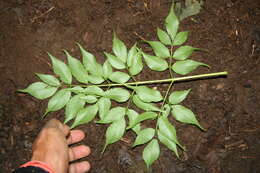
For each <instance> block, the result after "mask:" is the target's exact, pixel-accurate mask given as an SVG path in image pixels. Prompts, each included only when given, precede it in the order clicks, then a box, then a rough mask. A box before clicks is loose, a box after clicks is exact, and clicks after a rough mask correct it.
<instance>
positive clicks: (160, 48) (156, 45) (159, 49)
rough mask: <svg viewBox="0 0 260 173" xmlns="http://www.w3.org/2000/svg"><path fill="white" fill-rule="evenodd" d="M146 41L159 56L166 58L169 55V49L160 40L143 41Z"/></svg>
mask: <svg viewBox="0 0 260 173" xmlns="http://www.w3.org/2000/svg"><path fill="white" fill-rule="evenodd" d="M145 42H146V43H148V44H149V45H150V46H151V47H152V48H153V51H154V53H155V55H156V56H157V57H159V58H168V57H170V51H169V49H168V48H167V47H166V46H164V45H163V44H162V43H161V42H159V41H145Z"/></svg>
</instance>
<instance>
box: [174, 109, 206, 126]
mask: <svg viewBox="0 0 260 173" xmlns="http://www.w3.org/2000/svg"><path fill="white" fill-rule="evenodd" d="M172 115H173V117H174V118H175V119H176V120H177V121H180V122H182V123H186V124H193V125H196V126H198V127H199V128H200V129H201V130H205V129H204V128H203V127H202V126H201V125H200V124H199V122H198V120H197V119H196V117H195V115H194V113H193V112H192V111H191V110H190V109H188V108H186V107H184V106H182V105H174V106H172Z"/></svg>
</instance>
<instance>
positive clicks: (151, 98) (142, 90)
mask: <svg viewBox="0 0 260 173" xmlns="http://www.w3.org/2000/svg"><path fill="white" fill-rule="evenodd" d="M134 90H135V92H136V94H137V95H138V97H139V98H140V99H141V100H142V101H144V102H148V103H149V102H159V101H161V100H162V99H163V97H162V95H161V93H160V91H158V90H156V89H152V88H149V87H147V86H138V87H135V89H134Z"/></svg>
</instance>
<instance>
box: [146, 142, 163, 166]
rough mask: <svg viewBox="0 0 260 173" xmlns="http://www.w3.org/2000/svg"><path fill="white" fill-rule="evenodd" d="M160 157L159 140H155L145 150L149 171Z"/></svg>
mask: <svg viewBox="0 0 260 173" xmlns="http://www.w3.org/2000/svg"><path fill="white" fill-rule="evenodd" d="M159 155H160V146H159V144H158V141H157V139H153V140H152V141H151V142H149V143H148V145H147V146H146V147H145V148H144V150H143V159H144V161H145V164H146V166H147V168H148V169H149V168H150V166H151V165H152V164H153V162H154V161H155V160H157V159H158V158H159Z"/></svg>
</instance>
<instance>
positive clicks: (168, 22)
mask: <svg viewBox="0 0 260 173" xmlns="http://www.w3.org/2000/svg"><path fill="white" fill-rule="evenodd" d="M165 27H166V30H167V33H168V34H169V35H170V37H171V39H172V40H174V39H175V36H176V33H177V31H178V28H179V20H178V18H177V16H176V15H175V13H174V10H173V4H172V6H171V9H170V13H169V14H168V16H167V17H166V19H165Z"/></svg>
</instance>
